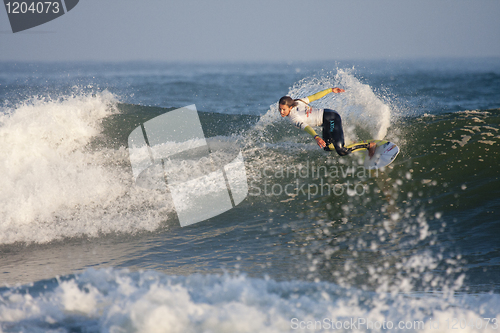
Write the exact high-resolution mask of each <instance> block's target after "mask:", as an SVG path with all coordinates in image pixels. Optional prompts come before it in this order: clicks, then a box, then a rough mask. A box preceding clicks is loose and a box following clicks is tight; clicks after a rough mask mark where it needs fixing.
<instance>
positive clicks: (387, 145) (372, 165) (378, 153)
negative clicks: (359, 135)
mask: <svg viewBox="0 0 500 333" xmlns="http://www.w3.org/2000/svg"><path fill="white" fill-rule="evenodd" d="M370 142H375V143H376V144H377V147H376V148H375V153H374V154H373V156H372V157H370V156H369V155H368V149H366V146H367V144H368V143H370ZM345 147H346V148H352V152H357V151H364V153H365V154H366V156H365V162H364V167H365V169H378V168H382V167H385V166H388V165H389V164H391V163H392V162H393V161H394V160H395V159H396V157H397V156H398V154H399V147H398V146H397V145H396V144H395V143H392V142H389V141H385V140H365V141H361V142H356V143H353V144H350V145H348V146H345Z"/></svg>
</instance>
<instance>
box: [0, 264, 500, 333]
mask: <svg viewBox="0 0 500 333" xmlns="http://www.w3.org/2000/svg"><path fill="white" fill-rule="evenodd" d="M30 288H31V289H30V290H32V292H28V293H25V292H21V291H22V290H24V289H25V288H18V289H16V288H11V289H9V290H6V291H3V292H1V293H0V329H1V330H2V331H9V332H10V331H19V330H22V331H23V332H38V331H40V330H44V329H47V328H52V329H56V328H57V329H59V330H70V329H71V328H78V329H80V330H82V331H101V332H169V333H172V332H232V333H236V332H329V331H332V330H335V331H344V332H366V331H374V332H379V331H386V332H391V331H394V330H395V329H397V330H402V331H404V332H457V328H460V329H459V330H458V331H460V332H475V331H481V332H496V331H497V329H495V323H496V327H498V322H499V321H500V315H499V314H498V313H497V312H496V309H498V307H499V306H500V297H499V295H496V294H482V295H475V296H467V295H466V296H460V295H459V296H454V297H451V298H448V299H443V298H442V297H440V295H432V294H427V295H411V294H407V295H406V296H401V295H397V294H396V295H394V294H393V295H391V294H386V293H382V292H376V293H374V292H365V291H361V290H359V289H355V288H348V289H346V288H341V287H338V286H336V285H334V284H332V283H327V282H320V283H312V282H301V281H285V282H279V281H275V280H272V279H256V278H248V277H245V276H241V275H237V276H229V275H222V276H217V275H198V274H195V275H190V276H187V277H184V276H169V275H164V274H162V273H158V272H153V271H146V272H137V273H131V272H128V271H126V270H116V269H103V270H93V269H88V270H87V271H85V272H84V273H83V274H81V275H78V276H76V277H67V278H64V279H62V280H59V281H58V282H57V283H54V282H52V281H45V282H44V281H40V282H37V283H36V284H35V285H34V286H31V287H30ZM488 319H489V322H488V327H486V324H487V320H488ZM339 325H340V326H339ZM480 325H481V328H480V329H479V326H480ZM391 327H392V329H391ZM370 328H373V329H370Z"/></svg>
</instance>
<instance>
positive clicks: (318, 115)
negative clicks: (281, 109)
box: [288, 97, 324, 130]
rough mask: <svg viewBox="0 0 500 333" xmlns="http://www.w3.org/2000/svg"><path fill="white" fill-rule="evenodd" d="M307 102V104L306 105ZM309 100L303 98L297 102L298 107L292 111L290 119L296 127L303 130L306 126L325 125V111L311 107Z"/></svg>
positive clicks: (289, 115)
mask: <svg viewBox="0 0 500 333" xmlns="http://www.w3.org/2000/svg"><path fill="white" fill-rule="evenodd" d="M304 102H305V103H304ZM307 103H309V98H307V97H305V98H301V99H300V100H297V106H295V107H294V108H292V109H291V110H290V113H289V114H288V119H290V121H291V122H292V123H293V125H294V126H296V127H297V128H300V129H301V130H303V129H304V128H306V126H308V125H309V126H311V127H315V126H321V125H323V112H324V110H323V109H318V108H313V107H311V106H309V105H308V104H307Z"/></svg>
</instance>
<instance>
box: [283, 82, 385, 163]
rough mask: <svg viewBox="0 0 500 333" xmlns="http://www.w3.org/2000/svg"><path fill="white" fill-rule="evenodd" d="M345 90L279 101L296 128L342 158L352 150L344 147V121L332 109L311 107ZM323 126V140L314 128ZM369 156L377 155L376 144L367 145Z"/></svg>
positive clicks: (286, 97)
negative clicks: (332, 94) (323, 98)
mask: <svg viewBox="0 0 500 333" xmlns="http://www.w3.org/2000/svg"><path fill="white" fill-rule="evenodd" d="M343 92H345V90H344V89H340V88H328V89H325V90H322V91H320V92H317V93H315V94H314V95H311V96H307V97H305V98H299V99H292V98H291V97H290V96H283V97H281V98H280V101H279V105H278V107H279V111H280V114H281V116H282V117H288V119H290V121H291V122H292V123H293V124H294V126H295V127H297V128H299V129H301V130H304V131H306V132H307V133H309V134H310V135H312V136H313V137H314V139H315V140H316V143H317V144H318V146H320V147H321V148H323V149H324V150H327V151H331V150H334V149H335V151H336V152H337V154H339V155H340V156H345V155H347V154H350V153H351V151H352V150H351V149H348V148H345V147H344V131H343V129H342V119H341V118H340V115H339V114H338V112H337V111H335V110H331V109H319V108H313V107H312V106H310V105H309V103H312V102H314V101H316V100H318V99H320V98H322V97H324V96H326V95H328V94H329V93H335V94H338V93H343ZM321 125H322V126H323V138H321V137H320V136H319V135H318V134H317V133H316V132H315V131H314V129H313V128H312V126H321ZM366 148H367V149H368V154H369V156H370V157H371V156H373V154H374V153H375V148H376V144H375V143H374V142H370V143H368V144H367V146H366Z"/></svg>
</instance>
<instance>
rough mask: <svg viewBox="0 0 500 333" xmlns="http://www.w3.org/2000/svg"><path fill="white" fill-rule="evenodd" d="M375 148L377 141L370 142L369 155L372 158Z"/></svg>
mask: <svg viewBox="0 0 500 333" xmlns="http://www.w3.org/2000/svg"><path fill="white" fill-rule="evenodd" d="M375 148H377V144H376V143H375V142H370V143H368V147H367V149H368V156H369V157H370V158H372V157H373V155H375Z"/></svg>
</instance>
